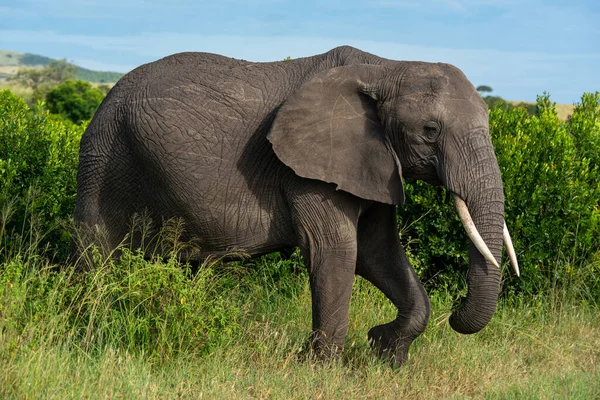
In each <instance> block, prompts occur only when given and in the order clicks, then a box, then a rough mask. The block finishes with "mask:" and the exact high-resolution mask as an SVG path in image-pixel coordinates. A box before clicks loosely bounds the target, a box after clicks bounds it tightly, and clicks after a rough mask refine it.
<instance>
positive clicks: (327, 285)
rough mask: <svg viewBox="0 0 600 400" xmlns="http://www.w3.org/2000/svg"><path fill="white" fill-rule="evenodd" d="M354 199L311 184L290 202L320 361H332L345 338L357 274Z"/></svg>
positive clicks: (313, 344)
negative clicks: (305, 274)
mask: <svg viewBox="0 0 600 400" xmlns="http://www.w3.org/2000/svg"><path fill="white" fill-rule="evenodd" d="M361 202H362V201H359V200H358V199H357V198H356V197H354V196H352V195H350V194H348V193H345V192H341V191H336V190H335V189H334V188H333V187H332V186H331V185H328V184H324V183H320V182H316V181H311V184H310V185H307V186H306V187H305V188H301V189H300V190H297V191H295V193H294V196H293V198H292V199H291V201H290V208H291V210H292V218H293V222H294V225H295V228H296V232H297V237H298V245H299V247H300V250H301V252H302V256H303V258H304V263H305V265H306V267H307V268H308V271H309V277H310V288H311V294H312V337H311V340H310V343H309V345H310V346H311V348H312V350H313V353H314V355H316V356H317V357H318V358H330V357H336V356H337V355H339V354H340V350H341V349H342V348H343V345H344V341H345V338H346V333H347V332H348V307H349V304H350V296H351V293H352V284H353V282H354V275H355V268H356V224H357V221H358V214H359V212H360V204H359V203H361Z"/></svg>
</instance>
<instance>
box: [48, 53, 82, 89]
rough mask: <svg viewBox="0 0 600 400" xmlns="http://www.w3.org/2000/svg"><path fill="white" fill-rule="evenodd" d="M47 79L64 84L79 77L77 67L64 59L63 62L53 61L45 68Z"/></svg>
mask: <svg viewBox="0 0 600 400" xmlns="http://www.w3.org/2000/svg"><path fill="white" fill-rule="evenodd" d="M44 72H45V74H46V79H47V80H48V81H50V82H57V83H62V82H66V81H68V80H74V79H75V78H76V76H77V67H76V66H75V65H73V64H69V63H68V62H67V60H65V59H64V58H63V59H62V60H52V61H50V63H49V64H48V65H47V66H46V67H45V68H44Z"/></svg>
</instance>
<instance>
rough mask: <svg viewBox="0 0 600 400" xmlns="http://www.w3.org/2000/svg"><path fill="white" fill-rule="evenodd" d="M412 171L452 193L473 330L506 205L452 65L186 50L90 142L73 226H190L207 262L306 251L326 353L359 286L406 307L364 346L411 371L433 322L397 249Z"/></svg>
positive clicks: (115, 93)
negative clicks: (136, 219) (149, 220)
mask: <svg viewBox="0 0 600 400" xmlns="http://www.w3.org/2000/svg"><path fill="white" fill-rule="evenodd" d="M402 177H406V178H416V179H421V180H424V181H426V182H429V183H431V184H433V185H444V186H445V187H446V188H447V189H448V190H450V191H451V192H452V193H453V194H454V195H455V198H456V202H457V207H458V209H459V211H460V210H463V211H460V215H461V218H462V219H463V222H464V224H465V227H466V228H467V230H468V232H469V234H470V238H471V247H470V252H469V257H470V261H469V264H470V269H469V274H468V286H469V291H468V295H467V297H466V298H465V299H463V301H462V304H461V305H460V306H459V307H458V308H457V309H456V310H455V311H454V312H453V314H452V316H451V317H450V324H451V326H452V327H453V328H454V329H455V330H456V331H458V332H461V333H474V332H477V331H479V330H480V329H482V328H483V327H484V326H485V325H486V324H487V323H488V322H489V321H490V319H491V317H492V315H493V313H494V311H495V309H496V303H497V297H498V292H499V282H500V269H499V267H498V263H497V262H496V260H500V259H501V252H502V243H503V231H504V228H505V223H504V194H503V188H502V180H501V177H500V170H499V168H498V163H497V161H496V157H495V154H494V148H493V147H492V143H491V140H490V136H489V127H488V113H487V108H486V105H485V103H484V102H483V100H482V99H481V97H480V96H479V95H478V93H477V91H476V90H475V89H474V87H473V85H472V84H471V83H470V82H469V81H468V80H467V78H466V77H465V75H464V74H463V73H462V72H461V71H460V70H459V69H457V68H456V67H454V66H452V65H448V64H432V63H425V62H406V61H393V60H388V59H384V58H380V57H377V56H375V55H372V54H369V53H366V52H363V51H360V50H358V49H355V48H352V47H347V46H344V47H338V48H335V49H333V50H331V51H328V52H327V53H324V54H320V55H316V56H313V57H307V58H300V59H295V60H290V61H282V62H268V63H253V62H248V61H243V60H236V59H232V58H227V57H223V56H219V55H215V54H206V53H180V54H175V55H172V56H169V57H166V58H163V59H161V60H159V61H156V62H152V63H149V64H146V65H142V66H141V67H139V68H137V69H135V70H133V71H131V72H130V73H128V74H127V75H126V76H124V77H123V78H122V79H121V80H120V81H119V82H118V83H117V84H116V86H115V87H114V88H113V89H112V90H111V91H110V93H109V94H108V95H107V97H106V99H105V100H104V102H103V103H102V105H101V106H100V108H99V110H98V111H97V113H96V115H95V116H94V118H93V119H92V121H91V123H90V124H89V126H88V128H87V130H86V132H85V134H84V135H83V138H82V140H81V150H80V167H79V172H78V176H77V184H78V189H77V201H76V208H75V220H76V222H77V223H78V224H79V225H80V226H83V227H88V228H91V227H95V229H101V230H104V231H105V232H106V236H105V237H106V241H107V242H108V244H109V245H110V246H117V245H118V244H119V243H120V242H121V240H122V239H123V237H124V236H125V235H126V234H127V232H128V230H129V222H130V221H131V218H132V216H133V215H134V214H136V213H137V214H140V213H143V212H147V213H149V214H150V215H152V216H153V217H154V218H156V219H159V220H160V219H162V220H165V219H170V218H182V219H183V221H184V222H185V227H186V235H187V237H188V238H195V239H196V240H197V241H198V243H199V245H200V248H201V254H200V256H199V257H200V258H202V257H206V256H208V255H223V254H226V253H227V252H228V251H229V250H231V249H232V248H237V249H243V250H244V251H245V252H246V253H247V254H250V255H252V256H256V255H261V254H265V253H269V252H273V251H276V250H278V249H283V248H293V247H294V246H298V247H300V249H301V252H302V254H303V258H304V261H305V264H306V266H307V268H308V271H309V276H310V287H311V291H312V329H313V334H312V339H311V343H312V346H313V349H314V351H315V353H316V354H318V355H321V356H323V357H327V356H331V355H335V354H336V353H338V352H339V351H338V350H339V349H340V348H341V347H342V346H343V344H344V339H345V336H346V333H347V330H348V305H349V301H350V295H351V290H352V283H353V280H354V275H355V274H358V275H360V276H363V277H364V278H366V279H367V280H369V281H370V282H372V283H373V284H374V285H375V286H376V287H377V288H379V289H380V290H381V291H382V292H383V293H384V294H385V295H386V296H387V297H388V298H389V299H390V300H391V301H392V302H393V304H394V305H395V306H396V307H397V308H398V316H397V318H396V319H395V320H394V321H392V322H389V323H387V324H383V325H379V326H376V327H374V328H372V329H371V330H370V331H369V338H370V339H371V342H372V345H373V347H374V349H375V351H376V352H377V353H378V354H379V355H380V356H382V357H385V358H391V359H392V360H393V362H395V363H396V364H397V365H399V364H402V363H403V362H404V361H405V360H406V358H407V354H408V348H409V346H410V344H411V343H412V341H413V340H414V339H415V338H416V337H417V336H418V335H419V334H420V333H421V332H423V331H424V329H425V327H426V324H427V322H428V319H429V314H430V305H429V300H428V298H427V295H426V293H425V290H424V289H423V286H422V284H421V283H420V282H419V279H418V278H417V275H416V274H415V272H414V271H413V269H412V267H411V265H410V264H409V261H408V259H407V257H406V254H405V252H404V249H403V248H402V245H401V243H400V241H399V237H398V231H397V226H396V213H395V205H402V204H403V202H404V188H403V183H402ZM464 210H467V211H466V212H465V211H464ZM471 217H472V220H471Z"/></svg>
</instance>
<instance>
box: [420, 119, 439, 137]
mask: <svg viewBox="0 0 600 400" xmlns="http://www.w3.org/2000/svg"><path fill="white" fill-rule="evenodd" d="M423 131H424V132H425V135H427V138H428V139H435V138H436V137H437V135H438V133H439V132H440V126H439V125H438V123H437V122H435V121H430V122H427V123H425V125H424V126H423Z"/></svg>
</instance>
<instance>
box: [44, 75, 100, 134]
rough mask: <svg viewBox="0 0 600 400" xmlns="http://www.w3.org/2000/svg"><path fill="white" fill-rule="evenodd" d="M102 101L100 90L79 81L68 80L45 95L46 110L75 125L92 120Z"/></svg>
mask: <svg viewBox="0 0 600 400" xmlns="http://www.w3.org/2000/svg"><path fill="white" fill-rule="evenodd" d="M102 99H104V92H102V90H100V89H97V88H94V87H92V85H91V84H90V83H89V82H84V81H81V80H78V81H71V80H68V81H66V82H64V83H61V84H59V85H57V86H56V87H55V88H54V89H52V90H50V91H49V92H48V93H47V94H46V102H47V106H48V110H50V112H51V113H53V114H56V115H60V116H62V117H64V118H67V119H69V120H71V121H72V122H73V123H75V124H79V123H81V122H82V121H85V120H88V119H90V118H92V116H93V115H94V113H95V112H96V110H97V109H98V106H100V103H102Z"/></svg>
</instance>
